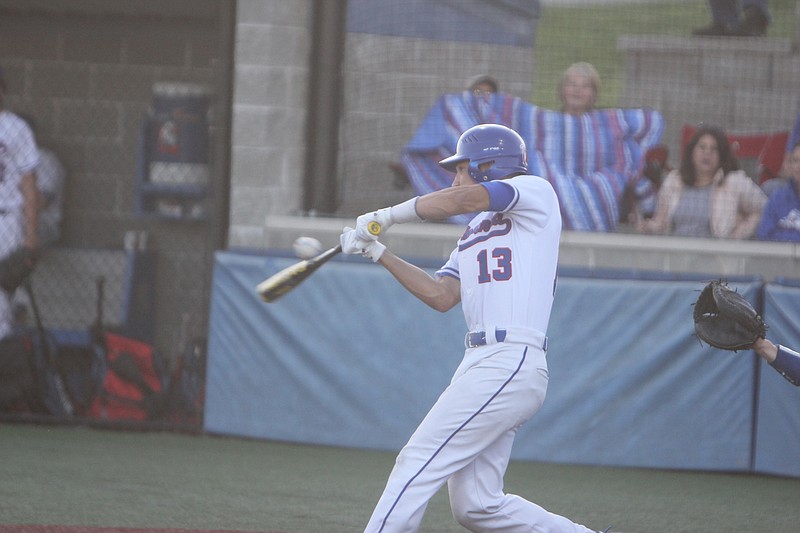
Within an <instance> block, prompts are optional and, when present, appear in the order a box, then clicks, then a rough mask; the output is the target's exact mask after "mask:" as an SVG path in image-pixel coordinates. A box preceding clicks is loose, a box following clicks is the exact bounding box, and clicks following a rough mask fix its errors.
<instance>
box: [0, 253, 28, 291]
mask: <svg viewBox="0 0 800 533" xmlns="http://www.w3.org/2000/svg"><path fill="white" fill-rule="evenodd" d="M35 265H36V252H35V251H34V250H32V249H31V248H27V247H22V248H17V249H16V250H14V251H13V252H11V253H10V254H9V255H7V256H6V257H5V258H4V259H2V260H0V288H2V289H3V290H4V291H6V292H8V293H13V292H14V291H15V290H17V287H19V286H20V285H22V282H23V281H25V278H27V277H28V276H29V275H30V274H31V272H33V267H34V266H35Z"/></svg>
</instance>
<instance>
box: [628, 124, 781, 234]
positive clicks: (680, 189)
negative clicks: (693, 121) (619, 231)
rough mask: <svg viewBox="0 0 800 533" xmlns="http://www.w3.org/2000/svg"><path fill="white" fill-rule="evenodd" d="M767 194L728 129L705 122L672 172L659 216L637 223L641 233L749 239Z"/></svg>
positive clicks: (660, 200)
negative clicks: (748, 170)
mask: <svg viewBox="0 0 800 533" xmlns="http://www.w3.org/2000/svg"><path fill="white" fill-rule="evenodd" d="M766 201H767V197H766V195H765V194H764V192H763V191H762V190H761V188H760V187H759V186H758V185H757V184H756V183H755V182H754V181H753V180H752V179H751V178H750V177H749V176H747V174H745V173H744V172H743V171H742V170H740V167H739V162H738V161H737V159H736V156H735V155H734V154H733V151H732V150H731V145H730V143H729V142H728V138H727V137H726V136H725V132H724V131H722V130H721V129H720V128H718V127H716V126H708V125H703V126H700V127H699V128H698V129H697V131H696V132H695V134H694V135H693V136H692V138H691V139H690V140H689V142H688V143H687V144H686V147H685V149H684V151H683V157H682V159H681V164H680V167H679V168H678V169H676V170H673V171H672V172H670V173H669V175H667V177H666V178H665V179H664V183H663V184H662V185H661V189H660V190H659V193H658V205H657V206H656V211H655V213H654V214H653V217H652V218H650V219H648V220H641V221H636V222H635V227H636V230H637V231H638V232H639V233H655V234H662V235H678V236H682V237H716V238H723V239H749V238H751V237H753V235H754V234H755V231H756V228H757V227H758V223H759V220H760V219H761V211H762V209H763V208H764V204H765V203H766Z"/></svg>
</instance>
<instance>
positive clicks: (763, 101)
mask: <svg viewBox="0 0 800 533" xmlns="http://www.w3.org/2000/svg"><path fill="white" fill-rule="evenodd" d="M617 47H618V49H619V50H620V51H621V52H622V53H623V54H624V61H625V71H624V77H625V79H624V85H623V90H622V93H621V95H620V105H623V106H632V107H633V106H640V105H649V106H651V107H654V108H656V109H659V110H660V111H661V112H662V113H663V114H664V118H665V121H666V127H665V131H664V136H663V141H664V142H665V143H666V144H667V145H668V146H669V147H670V154H671V155H670V162H671V164H672V165H673V166H677V164H678V162H679V158H680V135H681V128H682V127H683V125H684V124H697V123H699V122H705V123H711V124H717V125H719V126H721V127H723V128H725V129H726V130H729V131H736V132H770V131H781V130H791V128H792V125H793V123H794V120H795V117H796V116H797V113H798V111H800V92H798V91H797V87H798V86H800V55H798V53H797V50H796V48H795V46H794V45H793V43H792V41H791V40H789V39H777V38H769V37H767V38H763V39H762V38H746V39H742V38H719V37H717V38H698V37H693V38H689V39H687V38H683V37H672V36H662V35H644V36H623V37H620V38H619V39H618V41H617Z"/></svg>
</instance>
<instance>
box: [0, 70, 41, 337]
mask: <svg viewBox="0 0 800 533" xmlns="http://www.w3.org/2000/svg"><path fill="white" fill-rule="evenodd" d="M5 91H6V84H5V78H4V76H3V73H2V71H0V146H4V147H5V150H3V151H0V173H2V175H0V219H2V223H0V259H2V258H5V257H6V256H8V255H9V254H11V253H12V252H14V251H15V250H16V249H18V248H20V247H23V246H24V247H27V248H30V249H32V250H36V249H37V247H38V219H39V217H38V190H37V187H36V166H37V165H38V163H39V152H38V149H37V147H36V142H35V141H34V138H33V133H32V132H31V130H30V128H29V127H28V125H27V124H26V123H25V121H24V120H22V119H21V118H19V117H18V116H17V115H15V114H14V113H12V112H10V111H8V110H6V109H5V106H4V100H5ZM11 297H12V295H10V294H8V293H6V292H5V291H2V290H0V339H2V338H4V337H6V336H8V335H9V334H11V332H12V326H13V310H12V306H11Z"/></svg>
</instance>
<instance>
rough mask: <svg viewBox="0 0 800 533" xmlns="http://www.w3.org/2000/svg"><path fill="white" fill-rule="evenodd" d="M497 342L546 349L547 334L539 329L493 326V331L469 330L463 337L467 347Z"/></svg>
mask: <svg viewBox="0 0 800 533" xmlns="http://www.w3.org/2000/svg"><path fill="white" fill-rule="evenodd" d="M498 342H515V343H521V344H530V345H531V346H538V347H540V348H542V350H544V351H547V336H546V335H545V334H544V333H542V332H541V331H538V330H535V329H531V328H520V327H510V328H494V332H492V331H489V332H488V333H487V332H486V331H470V332H468V333H467V335H466V336H465V337H464V345H465V346H466V347H467V348H477V347H478V346H486V345H487V344H495V343H498Z"/></svg>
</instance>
